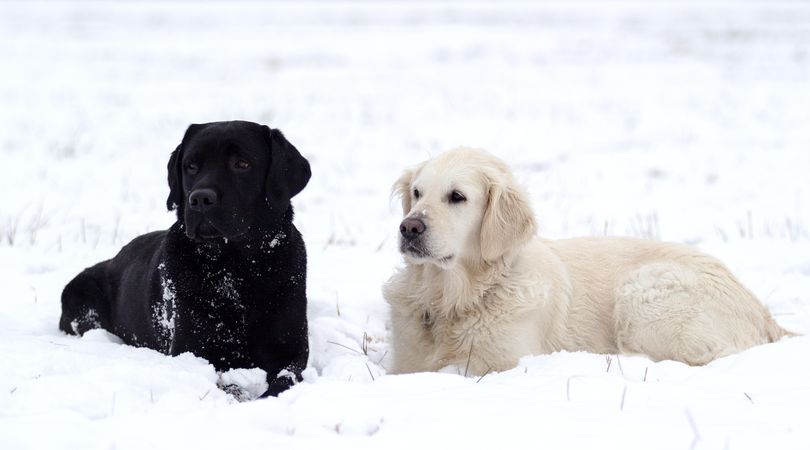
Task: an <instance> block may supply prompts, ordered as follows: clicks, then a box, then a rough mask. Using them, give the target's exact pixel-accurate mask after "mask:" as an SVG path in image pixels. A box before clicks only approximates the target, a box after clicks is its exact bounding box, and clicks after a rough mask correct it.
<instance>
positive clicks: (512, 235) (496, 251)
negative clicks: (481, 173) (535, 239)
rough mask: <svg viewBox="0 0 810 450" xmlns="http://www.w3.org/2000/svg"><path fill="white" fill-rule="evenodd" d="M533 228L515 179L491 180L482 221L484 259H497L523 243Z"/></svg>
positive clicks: (532, 233) (529, 214)
mask: <svg viewBox="0 0 810 450" xmlns="http://www.w3.org/2000/svg"><path fill="white" fill-rule="evenodd" d="M496 178H502V177H496ZM509 178H511V176H510V177H509ZM536 228H537V225H536V223H535V220H534V213H533V212H532V208H531V205H530V203H529V198H528V195H527V194H526V193H525V192H524V191H523V189H522V188H521V187H520V186H518V185H517V184H516V183H515V182H514V180H503V179H501V180H495V179H490V180H489V198H488V200H487V207H486V211H484V219H483V221H482V222H481V256H482V257H483V258H484V260H485V261H496V260H498V259H499V258H501V257H502V256H504V255H506V254H507V253H510V252H511V251H512V250H514V249H516V248H517V247H520V246H521V245H524V244H525V243H526V242H528V241H529V240H530V239H531V238H532V236H534V233H535V229H536Z"/></svg>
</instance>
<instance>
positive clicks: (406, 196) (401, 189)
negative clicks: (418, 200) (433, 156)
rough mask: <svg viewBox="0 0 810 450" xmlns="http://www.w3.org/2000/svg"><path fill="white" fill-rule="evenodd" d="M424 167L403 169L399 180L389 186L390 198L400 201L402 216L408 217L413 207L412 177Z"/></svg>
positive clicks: (420, 165) (421, 165) (422, 164)
mask: <svg viewBox="0 0 810 450" xmlns="http://www.w3.org/2000/svg"><path fill="white" fill-rule="evenodd" d="M424 165H425V163H421V164H419V165H418V166H416V167H413V168H410V169H405V171H404V172H402V175H401V176H400V177H399V179H398V180H397V181H395V182H394V185H393V186H391V198H394V197H399V198H400V200H402V215H403V216H406V215H408V213H409V212H410V211H411V208H412V207H413V205H412V204H411V184H412V183H413V177H414V176H416V173H417V172H418V171H419V170H420V169H421V168H422V167H423V166H424Z"/></svg>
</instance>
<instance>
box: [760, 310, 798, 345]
mask: <svg viewBox="0 0 810 450" xmlns="http://www.w3.org/2000/svg"><path fill="white" fill-rule="evenodd" d="M766 321H767V322H766V324H765V330H766V332H767V333H768V340H769V341H771V342H776V341H778V340H779V339H782V338H783V337H785V336H788V337H794V336H801V334H799V333H794V332H793V331H788V330H786V329H784V328H782V326H781V325H779V324H778V323H776V320H774V318H773V317H772V316H771V315H770V314H768V317H767V319H766Z"/></svg>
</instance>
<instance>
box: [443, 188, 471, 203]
mask: <svg viewBox="0 0 810 450" xmlns="http://www.w3.org/2000/svg"><path fill="white" fill-rule="evenodd" d="M447 200H448V201H449V202H450V203H461V202H466V201H467V197H465V196H463V195H461V192H459V191H453V192H451V193H450V195H449V196H448V197H447Z"/></svg>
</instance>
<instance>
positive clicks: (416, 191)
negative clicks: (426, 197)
mask: <svg viewBox="0 0 810 450" xmlns="http://www.w3.org/2000/svg"><path fill="white" fill-rule="evenodd" d="M421 196H422V194H420V193H419V189H414V190H413V198H415V199H417V200H419V197H421Z"/></svg>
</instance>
